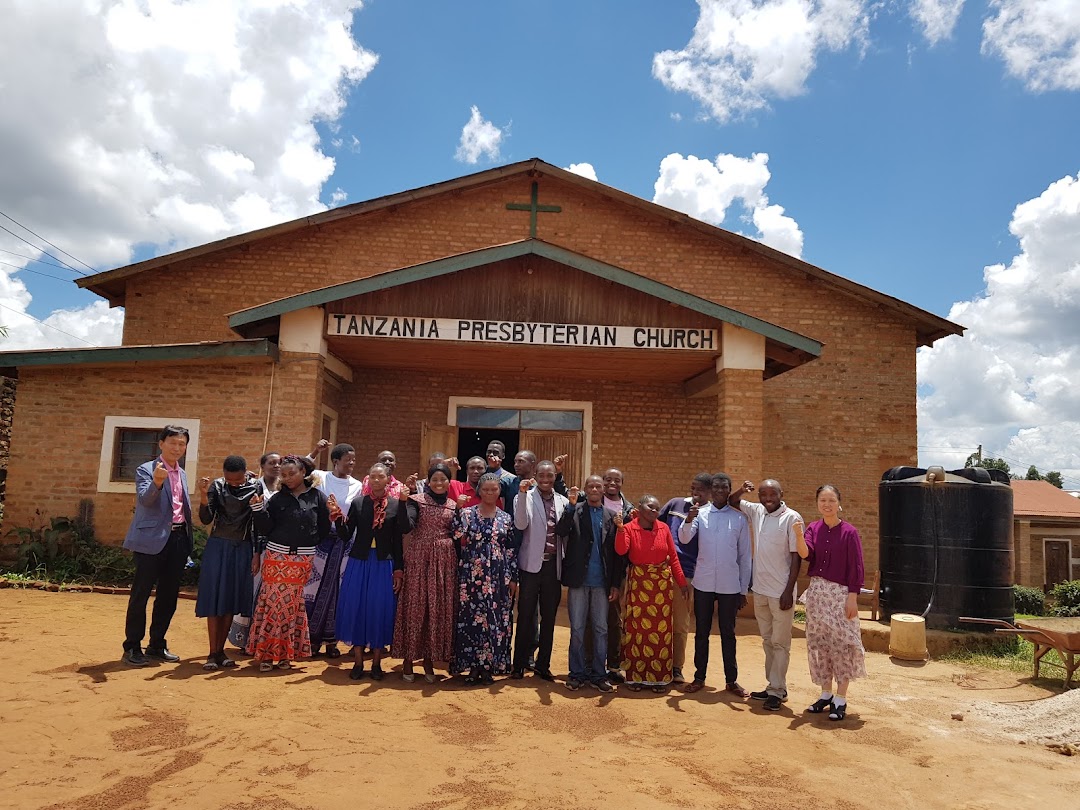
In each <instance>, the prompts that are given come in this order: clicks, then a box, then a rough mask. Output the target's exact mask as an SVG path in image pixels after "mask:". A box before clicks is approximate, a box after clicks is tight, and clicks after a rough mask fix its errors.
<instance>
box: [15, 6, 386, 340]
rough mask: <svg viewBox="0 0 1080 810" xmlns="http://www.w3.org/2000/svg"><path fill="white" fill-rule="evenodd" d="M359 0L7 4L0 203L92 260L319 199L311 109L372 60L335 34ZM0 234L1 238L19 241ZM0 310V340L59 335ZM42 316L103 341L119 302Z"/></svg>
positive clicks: (197, 235)
mask: <svg viewBox="0 0 1080 810" xmlns="http://www.w3.org/2000/svg"><path fill="white" fill-rule="evenodd" d="M9 6H10V4H9ZM361 6H362V0H288V2H285V1H284V0H261V2H239V1H238V0H186V2H184V1H181V0H81V1H80V0H54V1H53V2H47V3H18V4H16V5H15V6H14V8H11V7H9V8H8V9H7V11H6V12H5V17H4V24H3V26H0V53H3V55H4V58H3V60H0V154H2V155H3V156H4V159H3V160H2V161H0V210H3V211H6V212H7V213H9V214H11V215H12V216H13V217H15V218H16V219H18V220H19V221H21V222H23V223H25V224H26V225H28V226H29V227H31V228H33V229H34V230H35V231H37V232H38V233H41V234H43V235H45V236H47V237H48V238H49V239H51V240H52V241H54V242H56V243H57V244H60V245H61V246H63V247H64V248H65V249H66V250H69V251H71V252H72V253H73V254H75V255H76V256H78V257H80V258H81V259H83V260H84V261H87V262H89V263H91V264H92V265H94V266H96V267H104V266H109V265H116V264H123V263H126V262H128V261H130V260H131V259H132V257H133V255H134V250H135V247H136V246H137V245H141V246H143V247H144V248H145V246H147V245H149V246H152V247H153V248H155V249H157V250H160V251H166V250H173V249H177V248H182V247H186V246H189V245H192V244H197V243H201V242H205V241H208V240H212V239H218V238H221V237H223V236H226V235H228V234H232V233H239V232H243V231H248V230H251V229H254V228H259V227H262V226H265V225H270V224H273V223H276V222H281V221H284V220H288V219H293V218H296V217H300V216H303V215H305V214H310V213H313V212H316V211H319V210H323V209H325V207H326V206H325V205H324V204H323V203H322V202H320V197H321V193H322V187H323V185H324V184H325V182H326V180H327V179H328V178H329V177H330V175H331V173H332V172H333V170H334V161H333V159H332V158H330V157H328V156H326V155H325V154H324V153H323V151H322V146H321V143H320V138H319V134H318V132H317V130H316V128H315V122H322V123H326V124H328V125H333V123H334V122H335V120H336V119H337V118H338V117H339V116H340V115H341V113H342V111H343V110H344V106H345V92H346V91H347V89H348V86H349V85H350V84H352V83H355V82H358V81H360V80H362V79H363V78H364V77H365V76H367V75H368V73H370V71H371V70H372V69H373V68H374V66H375V63H376V61H377V57H376V56H375V55H374V54H372V53H370V52H369V51H366V50H364V49H363V48H361V47H360V46H358V45H357V44H356V43H355V42H354V41H353V39H352V35H351V25H352V14H353V12H354V11H356V10H358V9H360V8H361ZM354 143H355V138H354ZM0 236H3V237H5V238H4V239H2V240H0V248H4V249H8V250H15V251H18V252H22V253H27V251H28V248H26V246H25V245H22V244H21V243H19V242H18V241H17V240H15V239H13V238H12V237H9V236H7V235H6V234H0ZM33 255H35V256H36V255H38V254H37V253H36V252H35V253H34V254H33ZM5 261H6V259H5ZM15 263H21V261H19V260H17V261H15ZM35 269H44V270H48V272H50V273H55V274H57V275H62V274H64V271H59V270H52V269H49V268H37V267H36V268H35ZM69 275H70V274H69ZM29 302H30V299H29V294H28V293H27V292H26V288H25V286H24V285H23V284H22V282H21V281H20V280H19V279H18V278H13V277H11V276H10V275H6V274H5V275H4V276H3V278H0V304H3V305H4V306H5V307H9V308H15V309H16V310H17V311H19V312H22V311H24V310H25V308H26V306H27V305H28V304H29ZM0 312H3V314H2V315H0V323H4V324H5V325H7V326H9V328H10V329H11V330H12V331H11V336H10V337H9V338H8V339H7V340H5V341H2V342H0V345H2V346H3V347H4V348H16V347H19V348H25V347H27V346H30V345H34V346H48V345H66V342H67V341H68V339H67V338H65V337H64V336H62V335H60V334H59V333H50V332H49V330H47V329H43V328H42V327H38V326H35V325H33V323H32V322H31V321H29V320H28V319H26V318H22V317H20V316H19V315H16V314H14V313H12V312H10V311H0ZM46 321H47V322H49V323H52V324H53V325H56V326H59V327H61V328H63V329H65V331H72V332H75V333H77V334H80V335H84V336H88V337H90V338H91V340H92V342H94V343H107V342H116V341H117V340H118V338H119V331H118V325H119V323H120V322H121V312H120V311H119V310H111V311H109V310H107V309H104V310H103V308H102V305H101V304H97V303H95V304H93V305H91V306H89V307H84V308H80V309H78V310H74V311H70V312H69V311H63V312H56V313H54V314H53V315H52V316H49V318H47V319H46ZM80 330H83V331H80ZM86 330H90V331H86ZM39 333H40V334H39ZM28 341H29V342H28ZM73 345H77V344H73Z"/></svg>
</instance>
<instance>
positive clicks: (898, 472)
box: [881, 467, 926, 481]
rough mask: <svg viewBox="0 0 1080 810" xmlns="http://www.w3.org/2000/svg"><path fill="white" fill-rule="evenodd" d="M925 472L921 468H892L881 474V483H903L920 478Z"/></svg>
mask: <svg viewBox="0 0 1080 810" xmlns="http://www.w3.org/2000/svg"><path fill="white" fill-rule="evenodd" d="M924 475H926V470H925V469H923V468H922V467H893V468H892V469H890V470H886V471H885V472H883V473H882V474H881V480H882V481H904V480H906V479H908V478H922V477H923V476H924Z"/></svg>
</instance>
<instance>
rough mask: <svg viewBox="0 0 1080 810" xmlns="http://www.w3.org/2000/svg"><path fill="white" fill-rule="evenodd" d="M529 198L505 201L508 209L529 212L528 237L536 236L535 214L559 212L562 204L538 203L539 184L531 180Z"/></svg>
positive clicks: (533, 237)
mask: <svg viewBox="0 0 1080 810" xmlns="http://www.w3.org/2000/svg"><path fill="white" fill-rule="evenodd" d="M530 196H531V199H530V200H529V202H527V203H507V204H506V209H507V210H508V211H528V212H529V238H530V239H535V238H536V215H537V214H561V213H562V206H559V205H540V184H539V183H538V182H536V181H535V180H533V184H532V194H531V195H530Z"/></svg>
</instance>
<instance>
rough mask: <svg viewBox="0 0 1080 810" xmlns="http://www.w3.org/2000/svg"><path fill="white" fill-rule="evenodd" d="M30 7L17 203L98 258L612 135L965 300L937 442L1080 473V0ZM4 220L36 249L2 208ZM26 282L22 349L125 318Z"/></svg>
mask: <svg viewBox="0 0 1080 810" xmlns="http://www.w3.org/2000/svg"><path fill="white" fill-rule="evenodd" d="M957 12H958V14H957ZM9 19H10V20H11V24H10V25H6V26H5V28H4V30H3V31H0V50H2V51H3V52H4V53H5V54H6V57H7V58H6V60H5V63H4V64H3V65H0V88H3V92H2V93H0V106H2V107H3V108H4V112H5V115H3V116H0V150H2V153H3V154H4V155H5V157H6V158H7V159H6V160H5V162H4V164H3V165H2V166H0V211H3V212H5V213H7V214H8V215H10V216H13V217H15V218H16V219H17V220H19V221H20V222H23V223H24V224H27V225H29V226H30V227H31V228H33V229H34V230H36V231H37V232H38V233H40V234H41V235H43V236H45V237H46V238H48V239H50V240H52V241H54V242H56V244H58V245H59V246H60V247H63V248H64V249H66V250H69V251H70V252H71V253H73V254H74V255H75V256H78V257H79V258H81V259H84V260H85V261H87V262H89V263H91V264H92V265H94V266H95V267H98V268H102V269H104V268H108V267H114V266H120V265H123V264H126V263H128V262H130V261H133V260H137V259H141V258H145V257H147V256H150V255H155V254H158V253H164V252H169V251H170V250H174V249H177V248H180V247H184V246H188V245H191V244H199V243H203V242H207V241H212V240H213V239H216V238H221V237H222V236H225V235H228V234H230V233H236V232H241V231H245V230H250V229H252V228H255V227H260V226H262V225H267V224H271V223H272V222H278V221H283V220H287V219H293V218H296V217H299V216H303V215H305V214H308V213H311V212H312V211H315V210H319V208H320V207H325V206H327V205H337V204H341V203H343V202H358V201H362V200H365V199H370V198H373V197H378V196H381V195H384V194H390V193H393V192H397V191H402V190H405V189H409V188H414V187H418V186H423V185H427V184H429V183H433V182H438V181H442V180H446V179H449V178H452V177H456V176H459V175H462V174H467V173H471V172H474V171H479V170H482V169H484V168H487V167H490V166H492V165H498V164H502V163H508V162H513V161H517V160H523V159H526V158H530V157H540V158H542V159H544V160H547V161H549V162H551V163H554V164H557V165H560V166H569V165H570V164H572V163H574V164H580V163H588V164H591V166H592V167H593V169H594V170H595V172H596V174H597V176H598V178H599V180H600V181H601V182H604V183H607V184H610V185H612V186H615V187H617V188H620V189H623V190H625V191H627V192H630V193H632V194H635V195H638V196H640V197H643V198H645V199H656V200H657V201H658V202H661V203H663V204H667V205H671V206H672V207H678V208H680V209H681V210H684V211H686V212H687V213H690V214H691V215H694V216H699V217H701V218H703V219H706V220H709V221H712V222H714V224H720V225H721V226H722V227H726V228H729V229H731V230H737V231H740V232H742V233H745V234H747V235H749V236H752V237H754V238H760V239H762V240H763V241H765V242H767V243H769V244H773V245H774V246H776V247H778V248H780V249H784V250H788V251H789V252H792V253H795V254H797V255H799V254H801V256H802V258H804V259H806V260H808V261H810V262H812V263H814V264H817V265H819V266H821V267H824V268H825V269H827V270H830V271H832V272H835V273H838V274H840V275H843V276H846V277H848V278H851V279H854V280H856V281H859V282H861V283H863V284H866V285H868V286H871V287H874V288H876V289H879V290H882V291H883V292H886V293H889V294H891V295H895V296H897V297H899V298H902V299H904V300H906V301H909V302H911V303H913V304H916V305H918V306H921V307H923V308H925V309H928V310H930V311H931V312H934V313H937V314H939V315H942V316H950V313H952V317H954V318H955V319H957V320H958V321H960V322H961V323H964V324H965V325H966V326H970V327H972V329H971V331H970V332H969V334H968V336H967V337H966V338H965V339H964V340H963V341H962V342H961V341H955V340H953V341H943V342H942V343H941V344H939V346H938V347H935V349H934V350H932V351H930V352H926V351H924V352H921V353H920V357H919V362H920V392H921V394H920V420H921V421H920V444H921V445H922V446H923V447H924V448H925V449H926V453H927V455H934V456H935V458H943V459H944V460H945V462H946V463H950V462H952V461H956V462H959V461H962V460H963V457H964V456H966V455H967V453H968V452H970V450H971V449H974V446H975V445H976V444H978V443H982V444H984V445H985V446H986V447H987V450H988V452H996V453H999V454H1002V455H1010V454H1011V456H1012V457H1014V458H1016V459H1018V460H1020V461H1023V462H1026V463H1037V464H1039V465H1040V466H1041V467H1044V468H1045V467H1049V468H1058V469H1063V470H1073V471H1075V476H1076V480H1077V483H1078V486H1080V417H1078V414H1080V394H1078V395H1073V394H1071V393H1070V391H1071V388H1072V387H1073V386H1070V385H1065V384H1062V382H1061V381H1062V380H1063V379H1064V380H1068V379H1070V378H1071V379H1076V378H1077V377H1078V376H1080V350H1077V349H1075V345H1076V344H1075V342H1074V343H1068V342H1065V343H1062V342H1061V340H1057V339H1054V340H1049V339H1048V338H1047V335H1057V336H1059V337H1060V336H1062V335H1072V334H1074V333H1075V330H1076V327H1075V326H1074V324H1075V323H1080V282H1078V281H1076V279H1077V278H1080V267H1077V259H1076V257H1077V256H1078V255H1080V178H1078V175H1077V173H1078V171H1080V149H1078V148H1077V145H1076V144H1077V143H1078V142H1080V138H1078V137H1077V135H1076V133H1077V132H1080V103H1078V91H1080V3H1077V4H1068V3H1060V2H1054V0H885V2H883V3H876V4H875V3H872V2H871V0H701V2H700V3H695V2H687V0H668V1H667V2H664V3H657V2H639V1H636V0H622V1H621V2H614V1H613V0H607V1H606V2H591V3H581V2H564V1H563V0H555V1H553V2H547V3H525V2H516V1H515V2H504V3H492V2H475V1H468V2H455V3H446V2H435V1H434V0H423V1H421V0H393V2H391V0H369V2H365V3H363V4H361V3H360V2H359V0H319V1H318V2H317V1H316V0H289V2H285V0H261V2H259V3H244V2H236V3H219V2H213V0H189V2H184V3H181V2H179V0H155V2H153V3H149V4H148V3H144V2H140V0H103V2H102V3H101V4H100V6H95V5H94V4H90V3H84V2H83V0H50V2H48V3H40V4H28V3H20V4H17V6H16V7H15V9H14V11H13V13H12V14H11V15H9ZM658 54H661V55H662V56H660V57H658V56H657V55H658ZM654 60H655V64H654ZM672 66H674V67H672ZM669 68H670V71H669ZM679 71H682V72H681V73H680V72H679ZM717 76H719V77H720V78H716V77H717ZM473 107H475V108H476V109H477V111H478V112H477V122H478V123H483V126H484V127H485V128H486V129H485V130H484V131H485V132H486V133H487V137H488V141H486V142H485V143H486V145H487V150H486V151H482V152H481V154H479V156H478V158H477V159H476V161H475V162H473V163H470V162H466V161H464V160H462V159H460V158H459V157H456V153H457V152H458V149H459V141H460V140H461V139H462V138H463V137H464V133H463V128H464V127H465V126H466V123H467V122H468V121H469V119H470V115H471V109H472V108H473ZM492 137H493V138H494V141H492V140H491V138H492ZM759 153H763V154H767V155H768V159H767V166H766V161H765V159H764V158H759V159H757V161H754V160H753V159H752V156H753V155H754V154H759ZM670 155H681V156H682V158H669V159H668V160H666V161H665V158H668V156H670ZM662 161H664V168H663V172H662V170H661V162H662ZM658 178H661V183H660V185H661V189H659V190H658V189H656V188H655V187H656V186H657V183H658ZM717 201H719V202H717ZM0 224H6V225H8V226H11V223H10V222H8V221H6V220H0ZM15 230H18V229H15ZM0 250H7V251H8V253H5V254H0V261H8V262H9V263H12V264H15V265H18V266H22V265H25V264H27V262H26V261H25V260H23V259H19V258H17V257H16V256H14V255H13V254H14V253H16V252H24V253H27V255H38V254H37V253H35V252H33V250H32V249H31V250H29V251H28V250H27V248H26V246H25V245H24V244H20V243H19V242H18V240H15V239H14V238H13V237H8V236H7V235H5V234H3V233H2V232H0ZM997 265H1000V267H1001V271H1000V272H991V273H989V274H988V275H987V276H986V278H984V269H985V268H987V267H992V266H997ZM28 267H29V269H36V270H37V271H39V272H45V273H49V274H52V275H58V276H62V277H68V278H69V277H70V276H71V275H72V274H71V273H70V272H69V271H66V270H63V269H58V268H52V267H46V266H43V265H41V264H29V266H28ZM0 306H2V307H3V309H2V310H0V323H5V324H7V325H9V326H15V325H16V324H18V325H19V326H20V327H21V328H18V329H16V330H14V332H13V334H12V335H11V337H9V338H8V340H7V346H8V347H9V348H16V347H34V346H45V345H85V343H86V342H90V343H97V344H106V343H109V342H115V341H116V340H117V339H118V336H119V329H120V323H121V319H122V313H119V312H117V311H112V312H110V311H107V310H106V309H105V308H104V307H103V306H102V305H101V304H100V303H96V302H95V297H94V296H92V295H90V294H88V293H84V292H80V291H78V290H76V289H75V288H74V286H73V285H71V284H70V283H66V284H65V283H62V282H58V281H55V280H53V279H48V278H43V277H41V276H37V275H33V274H30V273H28V272H26V271H25V270H24V271H19V272H16V271H15V270H14V269H13V268H10V267H8V268H4V267H3V266H0ZM21 312H26V313H28V314H29V315H31V316H34V317H36V318H39V319H44V320H45V321H46V322H47V325H46V326H39V325H36V324H34V323H33V322H32V321H29V320H28V319H26V318H25V316H22V315H20V314H19V313H21ZM58 329H60V330H62V331H60V332H57V330H58ZM1077 337H1078V338H1080V335H1078V336H1077ZM972 399H974V400H976V401H980V402H990V403H993V405H992V407H984V408H974V407H972V406H970V405H968V404H965V403H966V402H967V401H968V400H972Z"/></svg>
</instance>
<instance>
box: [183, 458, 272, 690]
mask: <svg viewBox="0 0 1080 810" xmlns="http://www.w3.org/2000/svg"><path fill="white" fill-rule="evenodd" d="M222 467H223V472H224V476H223V477H222V478H219V479H217V480H216V481H214V482H213V483H211V481H210V479H209V478H200V479H199V520H200V521H201V522H202V524H203V525H204V526H208V525H209V526H210V537H209V538H208V539H207V541H206V548H205V549H204V550H203V554H202V567H201V568H200V570H199V596H198V599H197V601H196V602H195V615H196V616H198V617H199V618H205V619H206V625H207V630H208V632H209V635H210V655H209V656H207V659H206V663H205V664H203V669H205V670H208V671H213V670H217V669H222V668H229V667H235V666H236V662H235V661H233V660H232V659H231V658H229V657H227V656H226V655H225V639H226V638H227V636H228V634H229V627H230V625H231V624H232V621H233V616H234V615H236V614H240V615H243V616H250V615H251V603H252V579H251V576H252V566H253V562H252V560H253V548H252V519H251V515H252V510H253V509H254V510H258V509H262V507H263V498H262V487H261V486H260V484H259V482H258V481H256V480H250V479H249V478H248V477H247V462H246V461H244V459H243V458H241V457H240V456H229V457H228V458H226V459H225V462H224V464H223V465H222ZM211 524H212V525H211ZM254 564H257V563H254Z"/></svg>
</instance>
